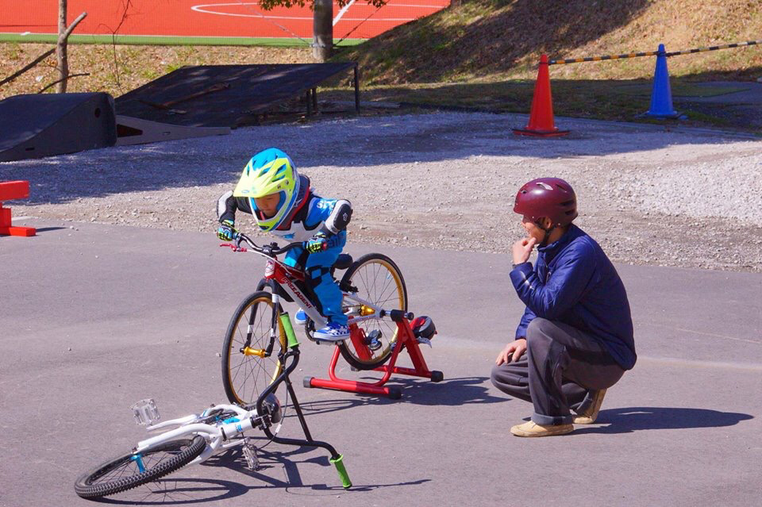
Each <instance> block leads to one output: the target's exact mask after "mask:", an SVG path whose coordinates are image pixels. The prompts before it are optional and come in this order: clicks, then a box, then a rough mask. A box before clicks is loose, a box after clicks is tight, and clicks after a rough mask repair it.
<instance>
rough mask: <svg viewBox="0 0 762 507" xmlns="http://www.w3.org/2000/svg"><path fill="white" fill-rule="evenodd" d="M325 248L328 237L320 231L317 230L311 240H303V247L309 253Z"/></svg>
mask: <svg viewBox="0 0 762 507" xmlns="http://www.w3.org/2000/svg"><path fill="white" fill-rule="evenodd" d="M327 248H328V238H327V237H326V235H325V234H323V233H322V232H318V233H317V234H315V236H313V238H312V239H311V240H309V241H305V242H304V249H305V250H307V251H308V252H309V253H311V254H314V253H318V252H322V251H323V250H325V249H327Z"/></svg>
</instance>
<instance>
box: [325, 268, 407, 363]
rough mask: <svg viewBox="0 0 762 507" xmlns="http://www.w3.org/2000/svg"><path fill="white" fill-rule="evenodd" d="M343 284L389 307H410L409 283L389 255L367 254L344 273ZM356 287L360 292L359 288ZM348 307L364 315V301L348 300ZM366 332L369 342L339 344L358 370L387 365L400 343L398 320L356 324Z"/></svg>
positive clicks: (376, 320) (346, 302)
mask: <svg viewBox="0 0 762 507" xmlns="http://www.w3.org/2000/svg"><path fill="white" fill-rule="evenodd" d="M341 286H342V287H344V288H346V289H348V290H349V291H351V292H352V293H353V294H354V295H355V296H357V297H358V298H361V299H364V300H365V301H367V302H369V303H371V304H372V305H374V306H376V307H380V308H383V309H386V310H404V311H407V287H406V286H405V279H404V278H402V272H401V271H400V269H399V268H398V267H397V265H396V264H395V263H394V261H393V260H391V259H390V258H389V257H387V256H386V255H383V254H379V253H372V254H368V255H363V256H362V257H360V258H359V259H357V261H355V262H354V263H353V264H352V265H351V266H350V267H349V269H348V270H347V272H346V273H344V276H343V277H342V279H341ZM355 290H356V292H355ZM344 311H345V313H346V312H349V313H350V314H352V315H363V314H364V312H365V311H366V309H365V308H364V305H362V304H359V303H357V302H354V301H351V300H349V299H346V298H345V300H344ZM349 322H350V324H351V325H356V326H358V327H359V328H361V329H362V330H363V331H364V332H365V337H366V343H365V344H364V345H362V346H357V345H355V343H354V342H353V341H352V340H346V341H344V342H342V343H340V344H339V351H340V352H341V355H342V356H343V357H344V359H345V360H346V361H347V362H348V363H349V364H350V365H351V366H353V367H355V368H357V369H358V370H372V369H374V368H377V367H379V366H381V365H383V364H384V363H385V362H386V361H387V360H388V359H389V357H391V355H392V349H393V348H394V345H395V344H396V343H397V324H396V323H395V322H393V321H391V320H388V319H371V320H366V321H364V322H360V323H359V324H352V321H351V319H350V321H349Z"/></svg>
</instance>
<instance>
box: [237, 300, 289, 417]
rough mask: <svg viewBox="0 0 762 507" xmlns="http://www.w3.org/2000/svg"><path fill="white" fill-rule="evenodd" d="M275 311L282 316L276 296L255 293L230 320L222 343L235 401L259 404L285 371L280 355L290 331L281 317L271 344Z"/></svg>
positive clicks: (240, 306) (278, 315) (240, 403)
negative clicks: (275, 299) (276, 303)
mask: <svg viewBox="0 0 762 507" xmlns="http://www.w3.org/2000/svg"><path fill="white" fill-rule="evenodd" d="M273 312H276V316H277V317H280V305H278V307H277V308H276V307H275V305H274V304H273V300H272V295H271V294H270V293H269V292H255V293H254V294H251V295H250V296H249V297H247V298H246V299H245V300H244V301H243V302H241V304H240V305H238V308H237V309H236V311H235V313H234V314H233V318H232V319H230V324H229V325H228V329H227V332H226V333H225V342H224V343H223V346H222V384H223V386H224V387H225V394H226V395H227V397H228V400H229V401H230V402H231V403H237V404H239V405H241V406H244V405H250V404H253V403H255V402H256V401H257V398H259V394H260V393H261V392H262V391H263V390H264V389H265V388H266V387H267V386H269V385H270V384H272V382H273V381H274V380H275V379H276V378H277V377H278V375H280V374H281V372H282V371H283V365H282V364H281V362H280V360H279V359H278V354H279V353H280V352H281V350H282V349H285V348H286V332H285V331H284V330H283V325H282V324H281V322H280V318H277V319H276V320H277V326H278V328H277V329H276V331H275V334H276V336H275V340H274V343H272V346H271V344H270V330H271V328H272V317H273ZM268 349H269V354H268Z"/></svg>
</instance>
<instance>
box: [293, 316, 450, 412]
mask: <svg viewBox="0 0 762 507" xmlns="http://www.w3.org/2000/svg"><path fill="white" fill-rule="evenodd" d="M391 318H392V320H394V321H395V322H396V323H397V330H398V332H397V342H396V343H395V345H394V350H393V351H392V356H391V358H390V359H389V363H388V364H385V365H384V366H381V367H379V368H375V371H382V372H384V376H383V377H382V378H381V380H379V381H378V382H375V383H370V382H360V381H355V380H346V379H342V378H339V377H337V376H336V364H337V363H338V360H339V356H340V353H339V347H336V348H335V349H334V351H333V357H332V358H331V363H330V365H329V366H328V375H329V376H330V380H327V379H320V378H315V377H305V378H304V387H317V388H322V389H336V390H339V391H349V392H353V393H364V394H380V395H384V396H388V397H390V398H392V399H399V398H400V397H402V391H401V390H400V389H399V388H398V387H384V384H386V382H387V381H388V380H389V378H391V376H392V373H398V374H400V375H410V376H413V377H423V378H428V379H431V380H432V382H439V381H441V380H442V379H443V378H444V375H443V374H442V372H441V371H437V370H433V371H431V370H429V368H428V366H426V360H425V359H424V358H423V353H422V352H421V348H420V347H419V346H418V341H417V340H416V339H415V335H414V334H413V330H412V327H411V325H410V320H412V319H413V314H411V313H405V312H402V311H400V310H393V311H392V312H391ZM349 324H350V328H355V329H353V330H352V332H351V335H350V339H351V340H352V343H353V344H354V345H355V350H357V351H358V355H359V354H360V351H364V350H366V346H365V343H364V342H365V341H364V340H363V336H362V335H363V334H364V333H363V332H362V329H358V328H357V326H352V321H351V320H350V322H349ZM355 330H358V331H360V332H359V333H357V332H355ZM403 347H404V348H405V349H406V350H407V353H408V354H409V355H410V359H411V360H412V361H413V368H405V367H401V366H395V365H396V363H397V358H398V357H399V354H400V351H401V350H402V349H403Z"/></svg>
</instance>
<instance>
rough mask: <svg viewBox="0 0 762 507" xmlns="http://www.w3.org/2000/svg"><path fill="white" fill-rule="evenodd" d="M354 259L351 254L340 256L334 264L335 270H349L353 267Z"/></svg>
mask: <svg viewBox="0 0 762 507" xmlns="http://www.w3.org/2000/svg"><path fill="white" fill-rule="evenodd" d="M352 262H354V261H353V259H352V256H351V255H349V254H339V258H338V259H336V262H334V263H333V269H347V268H348V267H349V266H351V265H352Z"/></svg>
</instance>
